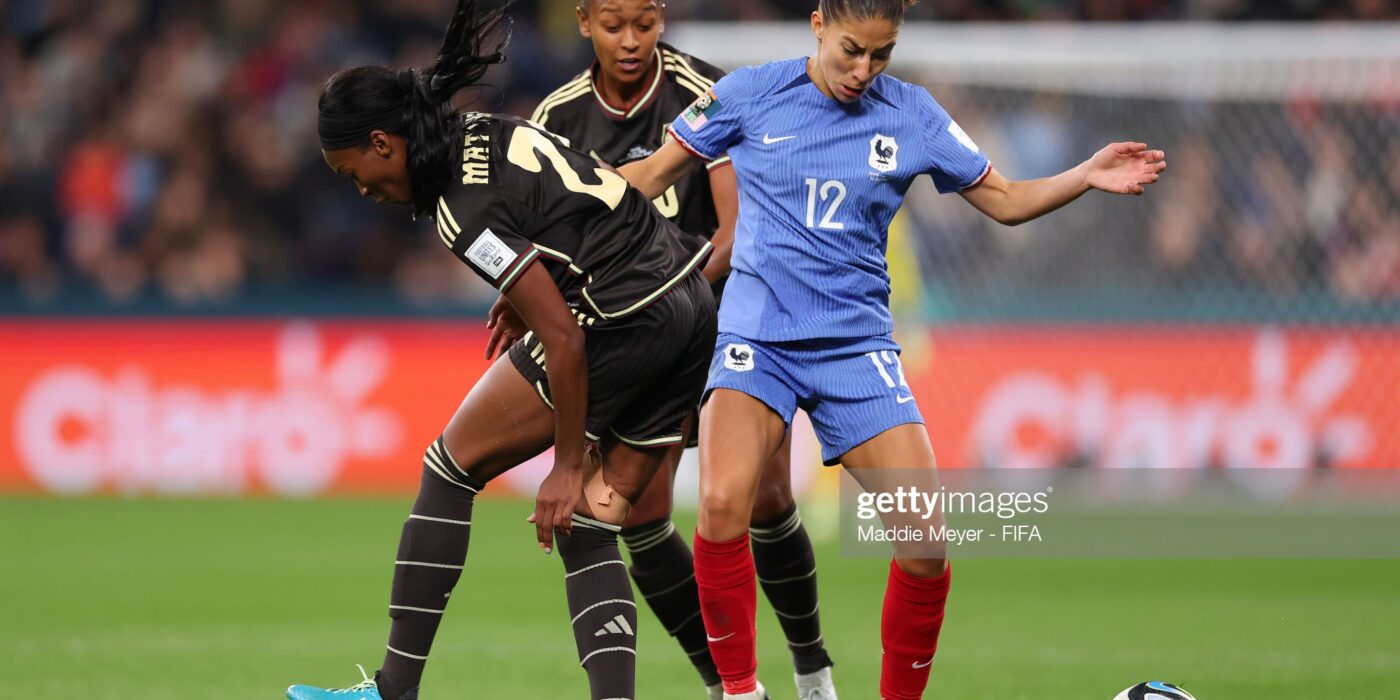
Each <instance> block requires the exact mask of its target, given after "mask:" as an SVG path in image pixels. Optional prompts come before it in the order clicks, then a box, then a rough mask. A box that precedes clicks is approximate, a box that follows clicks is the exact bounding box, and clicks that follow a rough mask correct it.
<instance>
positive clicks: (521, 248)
mask: <svg viewBox="0 0 1400 700" xmlns="http://www.w3.org/2000/svg"><path fill="white" fill-rule="evenodd" d="M474 5H475V3H474V2H473V1H472V0H459V2H458V6H457V10H456V13H455V14H454V16H453V18H452V22H451V24H450V25H449V26H448V30H447V35H446V38H445V40H444V42H443V47H442V50H441V52H440V54H439V56H438V58H437V61H436V63H435V64H434V65H433V66H432V67H431V68H429V69H427V70H423V71H411V70H406V71H401V72H394V71H391V70H388V69H385V68H379V67H359V68H351V69H347V70H344V71H341V72H339V73H337V74H335V75H334V76H332V77H331V78H330V80H329V81H327V83H326V85H325V88H324V89H323V91H322V93H321V96H320V102H319V114H318V124H317V127H318V132H319V135H320V140H321V148H322V151H323V153H324V156H325V159H326V162H327V164H329V165H330V166H331V168H333V169H334V170H335V171H336V172H337V173H339V174H341V175H343V176H345V177H346V178H349V179H350V180H351V181H352V182H353V183H354V184H355V187H356V188H357V189H358V190H359V191H360V193H361V194H362V195H364V196H366V197H372V198H374V200H375V201H376V202H380V203H384V204H395V205H406V206H410V207H412V208H413V210H414V212H415V214H416V215H417V216H418V217H420V218H423V219H426V220H430V221H431V222H432V224H433V226H434V228H435V233H436V235H437V236H438V237H439V238H440V239H441V241H442V243H443V244H444V246H446V247H447V248H448V249H450V250H451V252H452V253H453V254H455V255H456V256H458V257H459V258H460V259H461V260H462V261H463V262H464V263H465V264H466V265H467V266H468V267H470V268H471V269H472V270H474V271H475V272H476V273H477V274H478V275H480V276H481V278H482V279H484V280H485V281H486V282H488V283H489V284H491V285H492V286H494V287H495V288H497V289H499V290H500V291H501V293H502V294H503V295H504V297H505V299H506V300H507V301H508V304H509V307H510V308H511V310H512V314H511V315H510V318H508V319H498V320H500V321H501V323H498V324H497V328H498V331H500V332H498V334H497V336H496V339H497V340H499V339H500V337H501V335H502V334H503V333H504V332H505V331H507V330H510V331H511V332H516V331H515V330H512V329H510V328H506V327H507V326H510V327H512V328H514V327H515V324H516V323H523V327H520V328H519V330H521V331H523V332H524V336H525V337H524V338H522V339H521V340H520V341H519V342H517V343H515V345H514V347H513V348H512V350H511V352H510V356H509V358H507V359H502V360H500V361H498V362H496V363H495V364H493V365H492V366H491V367H490V369H488V370H487V372H486V374H485V375H484V376H482V378H481V379H480V380H479V381H478V382H477V383H476V385H475V386H473V387H472V388H471V390H470V391H469V392H468V393H467V396H466V398H465V399H464V400H463V401H462V404H461V406H460V407H459V408H458V409H457V412H456V414H455V415H454V416H453V417H452V419H451V420H450V421H449V422H448V424H447V427H446V429H445V430H444V432H443V434H442V436H441V437H439V438H438V439H437V440H436V441H434V442H433V444H432V445H431V446H430V447H429V448H428V451H427V453H426V455H425V457H424V461H423V470H422V478H421V481H420V486H419V491H418V496H417V499H416V500H415V502H414V504H413V510H412V514H411V515H409V516H408V520H407V522H406V523H405V524H404V526H403V532H402V537H401V539H400V541H399V549H398V555H397V556H396V557H395V561H394V565H395V569H394V578H393V583H392V586H391V589H390V606H389V616H390V618H392V622H391V626H390V631H389V640H388V645H387V650H386V652H385V656H384V662H383V665H382V666H381V667H380V669H379V671H378V672H377V673H376V674H375V677H374V678H373V679H369V678H366V679H365V681H364V682H363V683H361V684H359V685H357V686H355V687H353V688H350V689H345V690H326V689H321V688H314V687H309V686H293V687H291V688H289V689H288V691H287V696H288V697H289V698H292V699H293V700H319V699H326V700H331V699H335V700H356V699H358V700H405V699H411V698H417V696H418V685H419V681H420V679H421V677H422V673H423V668H424V665H425V663H426V662H427V660H428V656H429V651H430V648H431V646H432V641H433V637H434V636H435V634H436V632H437V629H438V624H439V622H440V621H441V619H442V615H443V614H444V612H445V609H446V607H447V603H448V599H449V596H450V595H451V593H452V589H453V588H454V586H455V585H456V584H457V581H458V579H459V578H460V576H461V573H462V569H463V566H464V564H465V561H466V555H467V543H468V539H469V535H470V528H471V514H472V505H473V499H474V498H475V496H476V494H477V493H478V492H479V491H480V490H481V489H482V488H483V487H484V486H485V485H486V484H487V483H488V482H489V481H490V480H491V479H492V478H494V477H495V476H497V475H499V474H501V473H502V472H504V471H506V470H508V469H510V468H512V467H514V466H515V465H517V464H519V463H521V462H523V461H525V460H527V459H529V458H531V457H533V456H535V455H537V454H539V453H541V452H543V451H544V450H546V449H547V448H549V447H551V446H552V447H554V467H553V469H552V471H551V472H550V474H549V476H548V477H547V478H546V479H545V480H544V483H543V484H542V485H541V486H540V489H539V494H538V496H537V499H536V505H535V512H534V514H533V515H532V516H530V521H531V522H532V523H534V526H535V528H536V536H537V538H538V540H539V544H540V546H541V547H542V548H543V549H544V550H545V552H547V553H548V552H549V551H551V548H552V547H554V546H555V545H556V544H557V547H558V549H559V553H560V556H561V558H562V559H563V562H564V568H565V571H566V574H565V577H564V579H565V589H566V593H567V597H568V604H569V611H570V615H571V617H572V624H573V630H574V636H575V641H576V643H577V646H578V653H579V661H580V663H581V664H582V665H583V667H584V668H585V669H586V671H587V674H588V680H589V687H590V692H591V697H592V698H593V699H594V700H601V699H604V698H609V699H618V698H627V699H631V698H633V697H635V692H634V691H635V687H634V686H635V663H636V634H635V630H636V625H637V614H636V604H635V602H634V601H633V598H632V589H631V584H630V583H629V582H628V579H627V573H626V571H625V568H624V566H625V565H624V563H623V561H622V558H621V556H620V554H619V551H618V546H617V533H618V531H619V530H620V529H621V525H622V523H623V521H624V519H625V518H626V516H627V512H628V508H629V505H630V503H632V502H635V501H637V500H638V499H639V498H640V496H641V494H642V491H643V490H644V489H645V488H646V486H647V484H648V483H649V482H650V480H651V477H652V476H653V474H655V472H656V471H657V469H658V468H659V466H660V465H661V463H662V462H663V460H664V459H665V458H666V454H667V448H668V447H669V446H672V445H677V444H680V443H681V442H682V441H683V439H684V434H683V425H684V424H685V423H686V421H687V420H688V418H689V417H690V416H691V415H692V413H693V412H694V410H695V406H696V403H697V402H698V400H699V397H700V391H701V389H702V388H703V386H704V383H705V376H706V373H707V369H708V365H709V357H710V354H711V352H712V351H713V349H714V340H715V324H716V321H715V303H714V297H713V295H712V293H711V292H710V289H709V286H708V285H707V284H706V283H705V280H704V279H703V277H702V276H701V274H700V270H701V267H702V266H703V265H704V263H705V262H706V260H707V259H708V257H709V255H710V252H711V246H710V244H709V243H708V242H707V241H705V240H703V239H700V238H696V237H694V236H689V235H685V234H684V233H682V232H681V231H680V230H679V229H678V228H677V227H676V225H675V224H673V223H672V222H670V221H668V220H666V219H665V218H664V217H662V216H661V215H660V214H659V212H657V211H656V209H655V208H654V207H653V206H652V205H651V202H649V201H648V200H646V199H645V198H643V197H642V196H641V194H640V193H638V192H637V190H635V189H632V188H630V187H628V185H627V183H626V182H625V181H624V180H623V179H622V178H621V177H620V176H619V175H617V173H615V172H613V171H611V170H609V169H606V168H604V167H602V166H601V164H600V163H598V162H597V161H596V160H594V159H593V158H592V157H590V156H588V155H587V154H584V153H580V152H578V151H575V150H571V149H569V148H567V147H565V145H564V144H563V142H562V141H561V140H560V139H559V138H558V137H556V136H554V135H552V134H549V133H547V132H545V131H542V130H540V129H539V128H538V127H536V126H534V125H532V124H530V123H528V122H527V121H525V120H523V119H518V118H515V117H507V116H498V115H486V114H474V113H465V114H463V113H456V112H454V111H453V109H452V107H451V104H450V100H451V98H452V96H453V94H455V93H456V92H457V91H458V90H460V89H461V88H463V87H466V86H468V85H472V84H474V83H476V82H477V81H478V80H480V78H481V77H482V75H483V74H484V72H485V71H486V68H487V67H488V66H489V65H491V64H494V63H499V62H501V61H502V60H504V55H503V54H502V49H503V47H504V43H505V42H504V40H500V43H499V44H498V45H491V44H490V42H491V41H492V37H496V36H497V31H498V30H499V29H500V26H501V24H502V20H503V13H502V11H500V10H497V11H494V12H489V13H484V14H481V15H478V14H477V13H476V12H475V8H474ZM526 329H527V330H526ZM567 695H573V693H570V692H560V693H557V694H554V695H553V696H552V697H562V696H567Z"/></svg>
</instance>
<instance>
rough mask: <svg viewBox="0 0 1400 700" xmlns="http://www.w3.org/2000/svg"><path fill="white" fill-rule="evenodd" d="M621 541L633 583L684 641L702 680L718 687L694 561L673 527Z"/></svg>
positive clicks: (630, 532) (643, 529)
mask: <svg viewBox="0 0 1400 700" xmlns="http://www.w3.org/2000/svg"><path fill="white" fill-rule="evenodd" d="M622 541H623V542H625V543H626V544H627V552H628V553H629V554H630V555H631V556H632V568H631V569H630V570H629V571H630V572H631V573H632V580H633V581H634V582H636V584H637V590H639V591H641V592H642V597H643V598H644V599H645V600H646V601H647V605H648V606H649V607H651V611H652V612H653V613H655V614H656V619H657V620H660V621H661V626H662V627H665V628H666V632H667V633H668V634H670V635H671V636H672V637H675V638H676V641H677V642H678V643H680V645H681V650H682V651H684V652H685V654H686V656H687V657H689V658H690V662H691V663H692V664H695V670H696V671H698V672H699V673H700V680H701V681H702V682H703V683H704V684H705V685H707V686H711V685H715V684H716V683H719V680H720V679H719V671H718V670H716V669H715V662H714V659H712V658H710V645H709V642H707V641H705V621H704V620H703V619H701V617H700V592H699V590H698V589H697V588H696V587H695V560H694V557H692V556H691V554H690V547H688V546H686V543H685V538H684V537H681V535H680V533H678V532H676V525H675V523H672V522H671V520H670V518H665V519H662V520H654V521H652V522H649V523H644V524H642V525H638V526H636V527H629V528H626V529H624V530H623V531H622Z"/></svg>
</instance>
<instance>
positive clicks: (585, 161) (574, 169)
mask: <svg viewBox="0 0 1400 700" xmlns="http://www.w3.org/2000/svg"><path fill="white" fill-rule="evenodd" d="M463 125H464V126H463V135H464V143H463V149H462V160H461V166H460V168H461V171H460V177H456V178H454V179H453V182H452V185H451V187H449V188H448V191H447V192H446V194H444V195H443V196H442V197H441V198H439V199H438V208H437V212H436V215H435V216H434V217H433V218H434V219H436V223H437V232H438V235H439V236H440V237H441V238H442V242H443V243H444V244H446V245H447V247H449V248H451V249H452V252H453V253H455V254H456V255H457V257H459V258H461V259H462V260H463V261H464V262H466V263H467V265H468V266H469V267H471V268H472V269H473V270H475V271H476V273H477V274H478V275H480V276H481V278H482V279H484V280H486V282H487V283H489V284H490V285H491V286H493V287H495V288H496V289H498V290H500V291H501V292H502V293H505V292H506V291H508V290H509V289H510V287H511V285H512V284H514V283H515V281H516V280H518V279H520V275H521V273H523V272H524V271H525V269H526V268H527V267H529V266H530V265H531V264H532V263H534V262H536V261H537V260H538V261H542V262H543V263H545V264H547V265H548V267H549V273H550V275H551V276H552V277H553V278H554V282H555V284H557V285H558V287H559V291H560V292H561V293H562V294H563V296H564V300H565V301H566V302H568V304H569V306H570V307H571V308H573V310H574V314H575V315H576V316H578V317H579V322H580V323H581V324H583V325H593V324H594V323H596V322H598V321H599V320H609V319H615V318H621V317H623V316H627V315H628V314H631V313H634V312H636V311H640V310H641V309H644V308H646V307H647V306H648V305H649V304H651V303H652V302H654V301H655V300H656V299H657V298H658V297H660V296H661V295H662V294H664V293H665V292H666V291H667V290H669V289H670V288H671V287H673V286H675V285H676V284H677V283H678V282H679V281H681V280H682V279H684V278H685V276H686V275H689V274H690V273H691V272H693V271H694V270H695V269H696V268H698V267H699V266H700V265H701V264H702V263H704V261H705V258H707V257H708V256H709V253H710V244H709V242H707V241H703V240H700V239H697V238H695V237H694V236H687V235H684V234H683V233H682V232H681V231H680V230H679V229H678V228H677V227H676V225H675V224H673V223H671V222H670V221H667V220H666V219H664V218H662V217H661V215H660V214H658V213H657V211H656V209H655V208H654V207H652V206H651V203H650V202H648V201H646V199H645V198H643V196H642V194H641V193H640V192H638V191H637V190H636V189H634V188H632V187H630V186H628V184H627V181H626V180H624V179H622V176H621V175H618V174H617V173H615V172H612V171H610V170H607V169H605V168H603V167H601V166H600V165H599V163H598V162H597V161H596V160H594V159H593V158H592V157H591V156H589V155H587V154H585V153H580V152H578V151H575V150H573V149H570V148H568V147H566V146H564V145H563V144H562V143H561V142H560V141H559V139H558V137H556V136H554V135H553V134H550V133H548V132H545V131H542V130H540V129H539V128H538V127H536V126H534V125H532V124H530V123H529V122H528V121H526V120H524V119H520V118H517V117H511V116H506V115H487V114H467V115H464V116H463Z"/></svg>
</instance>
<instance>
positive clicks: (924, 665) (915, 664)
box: [914, 659, 933, 668]
mask: <svg viewBox="0 0 1400 700" xmlns="http://www.w3.org/2000/svg"><path fill="white" fill-rule="evenodd" d="M932 664H933V659H929V660H928V661H925V662H923V663H919V662H917V661H916V662H914V668H928V667H929V666H930V665H932Z"/></svg>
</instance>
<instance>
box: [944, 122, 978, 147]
mask: <svg viewBox="0 0 1400 700" xmlns="http://www.w3.org/2000/svg"><path fill="white" fill-rule="evenodd" d="M948 133H950V134H952V135H953V138H955V139H957V140H958V143H960V144H962V145H963V146H965V147H966V148H967V150H969V151H972V152H973V153H981V152H982V149H981V148H978V147H977V142H976V141H973V140H972V137H971V136H968V135H967V132H966V131H963V128H962V127H961V126H958V123H957V122H955V121H950V122H948Z"/></svg>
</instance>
